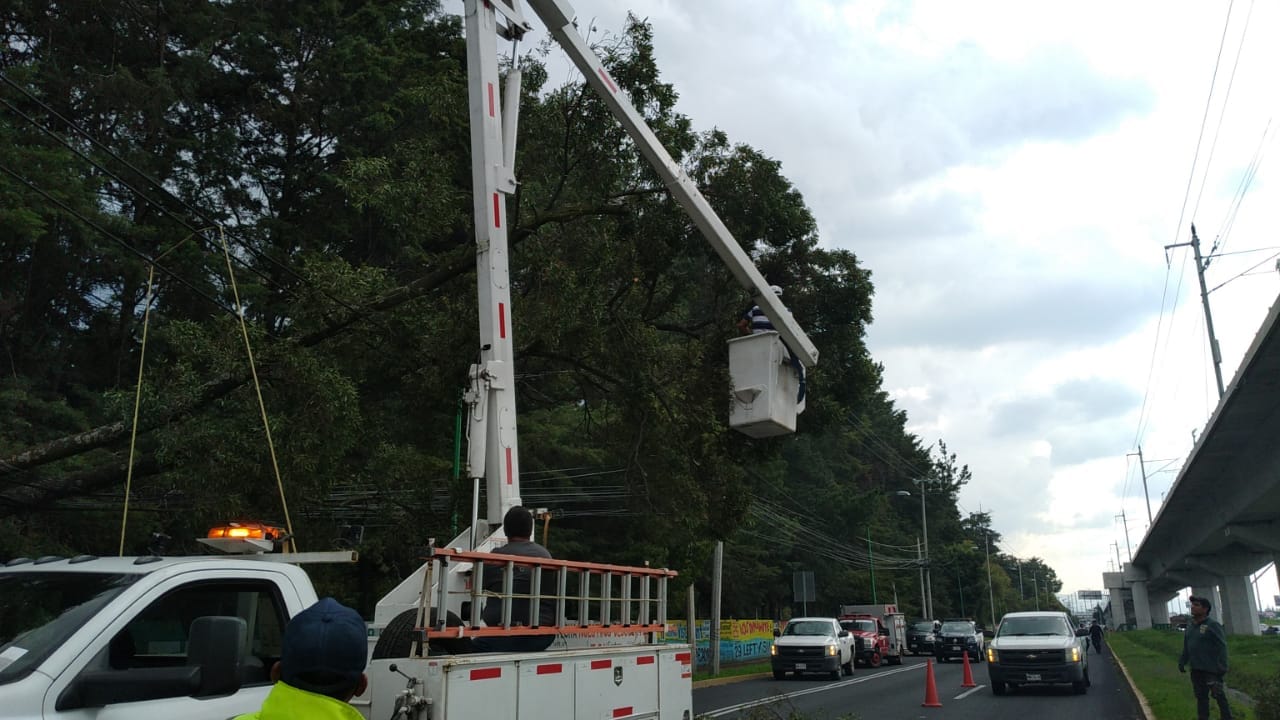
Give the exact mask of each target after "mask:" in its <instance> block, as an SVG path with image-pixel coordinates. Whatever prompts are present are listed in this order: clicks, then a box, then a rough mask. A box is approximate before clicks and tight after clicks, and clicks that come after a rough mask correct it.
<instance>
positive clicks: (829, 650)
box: [827, 645, 840, 657]
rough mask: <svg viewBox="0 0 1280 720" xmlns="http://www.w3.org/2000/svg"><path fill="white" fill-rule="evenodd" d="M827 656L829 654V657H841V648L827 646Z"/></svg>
mask: <svg viewBox="0 0 1280 720" xmlns="http://www.w3.org/2000/svg"><path fill="white" fill-rule="evenodd" d="M827 654H828V655H830V656H831V657H835V656H836V655H839V654H840V647H839V646H837V645H828V646H827Z"/></svg>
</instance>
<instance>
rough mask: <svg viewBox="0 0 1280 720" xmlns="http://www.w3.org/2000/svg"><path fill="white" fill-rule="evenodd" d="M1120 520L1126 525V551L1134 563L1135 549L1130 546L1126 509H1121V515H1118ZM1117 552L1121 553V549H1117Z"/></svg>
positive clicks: (1130, 560)
mask: <svg viewBox="0 0 1280 720" xmlns="http://www.w3.org/2000/svg"><path fill="white" fill-rule="evenodd" d="M1116 517H1118V518H1120V522H1122V523H1124V549H1125V552H1127V553H1129V562H1133V547H1132V546H1130V545H1129V521H1128V520H1127V519H1126V518H1125V516H1124V508H1120V514H1119V515H1116ZM1116 552H1117V553H1118V552H1120V548H1116Z"/></svg>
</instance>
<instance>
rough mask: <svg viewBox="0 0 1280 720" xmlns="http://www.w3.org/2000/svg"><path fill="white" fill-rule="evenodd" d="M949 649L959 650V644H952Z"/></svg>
mask: <svg viewBox="0 0 1280 720" xmlns="http://www.w3.org/2000/svg"><path fill="white" fill-rule="evenodd" d="M951 649H952V650H959V649H960V646H959V645H952V646H951Z"/></svg>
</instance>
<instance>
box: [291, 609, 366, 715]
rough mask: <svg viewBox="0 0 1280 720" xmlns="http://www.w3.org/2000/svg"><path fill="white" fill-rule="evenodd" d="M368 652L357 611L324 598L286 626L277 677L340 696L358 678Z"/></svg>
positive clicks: (305, 688)
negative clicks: (278, 675)
mask: <svg viewBox="0 0 1280 720" xmlns="http://www.w3.org/2000/svg"><path fill="white" fill-rule="evenodd" d="M368 653H369V640H368V632H367V631H366V629H365V624H364V619H362V618H361V617H360V613H357V612H356V611H355V610H352V609H351V608H349V607H347V606H345V605H343V604H342V603H340V602H338V601H337V600H334V599H333V598H331V597H327V598H323V599H321V600H319V601H317V602H316V604H315V605H312V606H311V607H309V608H307V609H306V610H303V611H302V612H300V613H298V614H297V615H295V616H294V617H293V619H292V620H290V621H289V624H288V625H286V626H285V628H284V642H283V643H282V648H281V651H280V679H281V680H283V681H284V682H286V683H288V684H289V685H292V686H293V687H296V688H298V689H299V690H306V691H308V692H313V693H319V694H321V695H335V696H336V695H341V694H343V693H346V692H350V691H351V690H352V689H353V688H354V687H355V686H356V683H357V682H358V681H359V680H360V675H361V674H362V673H364V668H365V664H366V662H367V658H368Z"/></svg>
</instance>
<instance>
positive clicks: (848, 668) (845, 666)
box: [840, 658, 853, 675]
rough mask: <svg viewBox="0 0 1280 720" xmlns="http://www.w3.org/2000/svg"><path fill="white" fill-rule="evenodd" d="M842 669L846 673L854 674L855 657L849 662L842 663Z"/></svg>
mask: <svg viewBox="0 0 1280 720" xmlns="http://www.w3.org/2000/svg"><path fill="white" fill-rule="evenodd" d="M840 669H841V670H843V671H844V674H845V675H852V674H853V658H849V662H847V663H845V664H843V665H841V666H840Z"/></svg>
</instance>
